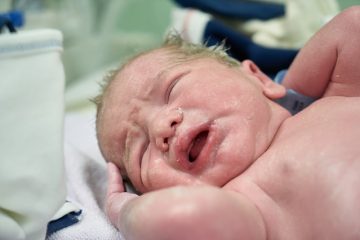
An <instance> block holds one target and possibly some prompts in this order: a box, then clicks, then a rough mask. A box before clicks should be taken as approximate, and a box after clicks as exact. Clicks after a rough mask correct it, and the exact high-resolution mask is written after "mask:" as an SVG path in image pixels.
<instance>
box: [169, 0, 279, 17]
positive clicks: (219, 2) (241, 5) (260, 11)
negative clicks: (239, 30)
mask: <svg viewBox="0 0 360 240" xmlns="http://www.w3.org/2000/svg"><path fill="white" fill-rule="evenodd" d="M174 1H175V2H176V3H177V4H179V5H180V6H182V7H184V8H196V9H199V10H201V11H203V12H208V13H212V14H218V15H222V16H225V17H231V18H237V19H241V20H249V19H261V20H267V19H271V18H275V17H280V16H283V15H284V13H285V7H284V5H283V4H275V3H264V2H255V1H239V0H174Z"/></svg>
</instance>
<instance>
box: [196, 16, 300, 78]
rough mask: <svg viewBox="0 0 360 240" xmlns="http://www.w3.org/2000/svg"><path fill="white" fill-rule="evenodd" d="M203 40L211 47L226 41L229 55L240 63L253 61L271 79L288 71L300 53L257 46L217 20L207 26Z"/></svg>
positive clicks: (211, 21)
mask: <svg viewBox="0 0 360 240" xmlns="http://www.w3.org/2000/svg"><path fill="white" fill-rule="evenodd" d="M203 38H204V41H205V42H206V44H207V45H209V46H211V45H214V44H218V43H220V42H221V41H223V40H225V45H226V46H227V47H229V50H228V53H229V55H231V56H232V57H234V58H236V59H238V60H240V61H242V60H244V59H251V60H252V61H254V62H255V63H256V64H257V65H258V66H259V68H260V69H261V70H262V71H263V72H265V73H266V74H267V75H269V76H270V77H273V76H275V75H276V73H277V72H279V71H280V70H282V69H287V68H288V67H289V66H290V64H291V62H292V61H293V59H294V58H295V56H296V54H297V53H298V50H296V49H282V48H270V47H264V46H261V45H259V44H256V43H254V42H253V41H252V40H251V39H250V38H249V37H247V36H246V35H244V34H242V33H241V32H237V31H235V30H233V29H232V28H230V27H228V26H227V25H225V24H224V23H222V22H220V21H218V20H215V19H213V20H210V21H209V22H208V24H207V25H206V28H205V32H204V37H203Z"/></svg>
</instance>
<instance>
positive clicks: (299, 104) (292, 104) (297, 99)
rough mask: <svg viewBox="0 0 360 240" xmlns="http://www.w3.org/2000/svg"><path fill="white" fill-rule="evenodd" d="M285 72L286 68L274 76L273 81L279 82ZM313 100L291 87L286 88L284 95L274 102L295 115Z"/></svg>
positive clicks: (313, 99)
mask: <svg viewBox="0 0 360 240" xmlns="http://www.w3.org/2000/svg"><path fill="white" fill-rule="evenodd" d="M286 73H287V70H282V71H280V72H279V73H278V74H277V75H276V76H275V78H274V82H276V83H278V84H281V83H282V81H283V80H284V77H285V75H286ZM315 100H316V99H315V98H312V97H308V96H305V95H302V94H301V93H298V92H296V91H295V90H293V89H287V90H286V95H285V96H284V97H283V98H280V99H277V100H276V102H277V103H278V104H280V105H281V106H283V107H284V108H286V109H287V110H288V111H289V112H290V113H291V114H292V115H295V114H297V113H298V112H300V111H302V110H303V109H304V108H306V107H308V106H309V105H310V104H311V103H313V102H314V101H315Z"/></svg>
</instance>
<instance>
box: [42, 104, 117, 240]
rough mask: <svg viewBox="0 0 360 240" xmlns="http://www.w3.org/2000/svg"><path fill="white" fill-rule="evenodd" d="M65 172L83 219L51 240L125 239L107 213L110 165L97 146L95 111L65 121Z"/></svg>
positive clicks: (68, 116)
mask: <svg viewBox="0 0 360 240" xmlns="http://www.w3.org/2000/svg"><path fill="white" fill-rule="evenodd" d="M65 170H66V183H67V188H68V196H67V199H68V200H70V201H71V202H73V203H74V204H76V205H77V206H78V207H79V208H81V209H82V219H81V220H80V222H78V223H76V224H74V225H72V226H70V227H67V228H65V229H62V230H60V231H58V232H56V233H54V234H53V235H51V236H50V237H49V238H48V239H49V240H63V239H64V240H65V239H66V240H82V239H84V240H85V239H86V240H89V239H99V240H100V239H106V240H121V239H123V237H122V236H121V234H120V233H119V232H118V231H117V230H116V229H115V228H114V227H113V226H112V225H111V224H110V223H109V222H108V220H107V218H106V216H105V215H104V211H103V205H104V197H105V191H106V180H107V179H106V164H105V161H104V159H103V158H102V156H101V153H100V151H99V148H98V146H97V141H96V137H95V113H94V111H89V112H80V113H73V114H67V115H66V117H65Z"/></svg>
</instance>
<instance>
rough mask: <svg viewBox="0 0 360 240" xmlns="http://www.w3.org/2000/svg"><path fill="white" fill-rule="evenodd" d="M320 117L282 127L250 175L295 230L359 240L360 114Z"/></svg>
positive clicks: (328, 114)
mask: <svg viewBox="0 0 360 240" xmlns="http://www.w3.org/2000/svg"><path fill="white" fill-rule="evenodd" d="M320 113H321V114H318V115H311V116H309V118H308V119H307V116H306V115H303V116H299V118H298V119H295V120H294V121H293V122H289V123H287V125H284V126H283V128H282V129H281V131H280V133H279V134H280V135H279V136H278V137H277V138H276V139H275V141H274V142H273V144H272V146H271V147H270V148H269V150H268V151H267V152H266V153H265V154H264V155H263V156H262V157H261V158H260V159H258V161H257V162H256V163H255V164H254V165H253V168H252V169H249V176H251V177H252V178H254V181H255V182H256V183H257V184H259V186H261V188H263V189H264V191H265V192H267V194H269V196H270V197H271V198H272V199H273V200H274V201H275V202H276V204H278V205H279V206H280V207H281V208H282V209H283V210H284V213H285V215H287V217H288V218H289V219H292V220H291V221H293V224H292V225H293V226H297V227H296V228H299V229H310V230H309V231H310V232H316V233H318V234H319V235H318V236H319V237H320V236H321V238H322V239H325V238H326V239H336V238H331V236H338V237H339V236H343V234H345V232H346V234H358V235H356V236H358V237H359V238H360V232H359V233H356V232H355V233H354V232H352V231H354V229H360V224H359V222H360V204H359V202H358V200H359V199H360V188H359V187H358V186H360V145H359V143H360V111H359V113H357V112H355V113H352V112H351V111H342V112H340V111H337V112H336V111H334V112H331V111H329V112H326V111H325V112H320ZM341 114H342V115H341ZM301 120H303V121H301ZM296 125H298V126H296ZM320 223H321V224H320ZM331 226H338V227H337V228H336V229H332V227H331ZM334 231H335V232H334ZM337 234H340V235H337ZM324 236H326V237H324ZM317 239H320V238H317ZM337 239H346V238H342V237H341V238H337Z"/></svg>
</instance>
